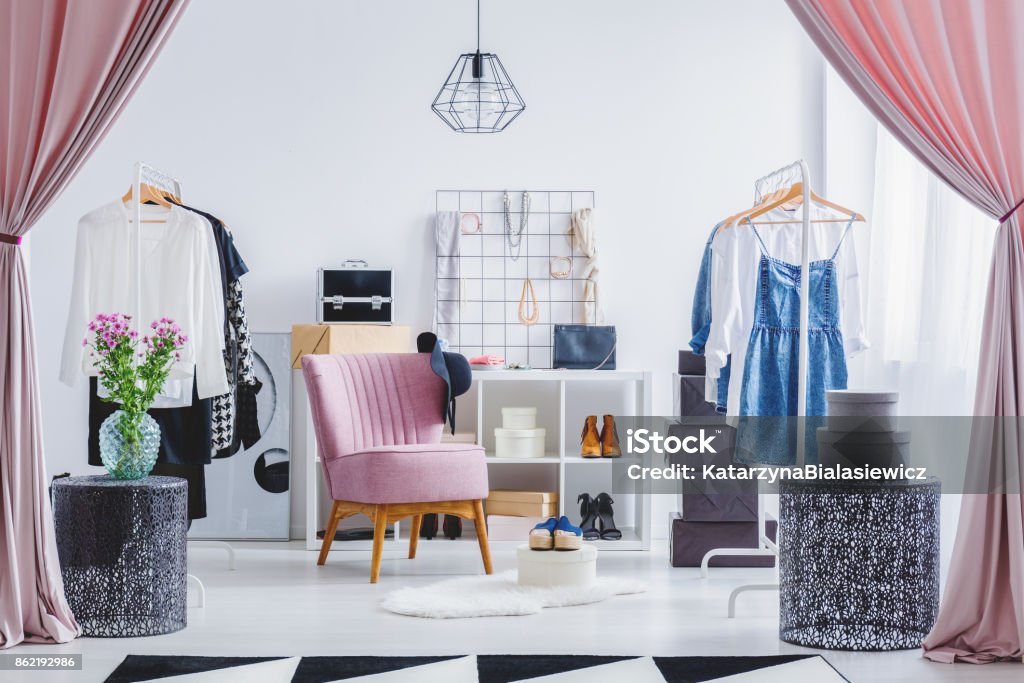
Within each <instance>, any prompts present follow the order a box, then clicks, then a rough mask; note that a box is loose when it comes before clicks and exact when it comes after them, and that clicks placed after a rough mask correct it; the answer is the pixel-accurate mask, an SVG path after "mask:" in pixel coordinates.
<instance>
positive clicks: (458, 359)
mask: <svg viewBox="0 0 1024 683" xmlns="http://www.w3.org/2000/svg"><path fill="white" fill-rule="evenodd" d="M416 350H417V351H419V352H420V353H429V354H430V369H431V370H433V371H434V374H435V375H437V376H438V377H440V378H441V379H443V380H444V383H445V384H446V385H447V386H448V392H447V396H445V400H444V404H443V405H442V406H441V414H442V415H444V417H445V419H446V420H447V421H448V424H449V425H451V428H452V434H454V433H455V397H456V396H462V395H463V394H464V393H466V392H467V391H469V387H470V385H472V384H473V371H472V370H470V367H469V361H468V360H466V357H465V356H463V355H462V354H461V353H451V352H448V351H442V350H441V342H440V340H439V339H438V338H437V335H436V334H434V333H433V332H424V333H423V334H421V335H420V336H418V337H416Z"/></svg>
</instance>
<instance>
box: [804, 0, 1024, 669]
mask: <svg viewBox="0 0 1024 683" xmlns="http://www.w3.org/2000/svg"><path fill="white" fill-rule="evenodd" d="M787 2H788V4H789V6H790V9H792V10H793V13H794V14H795V15H796V17H797V19H798V20H799V21H800V23H801V24H803V26H804V28H805V29H806V30H807V32H808V33H809V34H810V36H811V38H812V39H813V40H814V42H815V43H816V44H817V46H818V47H819V48H820V49H821V51H822V53H824V55H825V57H826V58H827V59H828V61H829V62H830V63H831V64H832V66H833V67H834V68H835V69H836V71H837V72H838V73H839V74H840V75H841V76H842V77H843V78H844V80H845V81H846V82H847V84H849V86H850V87H851V88H852V89H853V90H854V91H855V92H856V93H857V94H858V96H859V97H860V99H861V100H862V101H863V102H864V103H865V105H867V106H868V108H869V109H871V111H872V112H874V114H875V115H876V116H877V117H878V119H879V120H880V121H881V122H882V124H884V125H885V126H886V128H888V129H889V130H890V131H891V132H892V133H893V135H895V136H896V137H897V138H898V139H899V140H901V141H902V143H903V144H904V145H905V146H906V147H907V148H908V149H910V151H911V152H913V153H914V154H915V155H916V156H917V157H918V158H919V159H920V160H921V161H922V162H923V163H925V164H926V165H927V166H928V167H929V168H930V169H931V170H932V171H933V172H934V173H935V174H936V175H938V176H939V177H940V178H942V179H943V180H945V181H946V182H947V183H948V184H949V185H950V186H951V187H953V189H955V190H957V191H958V192H959V193H960V194H962V195H963V196H964V197H965V198H967V199H968V200H969V201H971V202H972V203H974V205H975V206H977V207H978V208H980V209H981V210H983V211H985V212H987V213H988V214H989V215H990V216H992V217H994V218H998V219H999V221H1000V223H1001V225H1000V226H999V232H998V235H997V239H996V248H995V252H994V255H993V263H992V275H991V280H990V282H989V288H988V301H987V305H986V313H985V327H984V329H983V330H981V331H979V333H980V334H982V335H983V339H982V345H981V360H980V366H979V372H978V390H977V397H976V403H975V414H976V415H996V416H1001V415H1006V416H1019V415H1021V414H1022V410H1024V371H1020V370H1019V369H1020V368H1024V339H1022V333H1024V252H1022V237H1021V228H1022V227H1024V219H1022V217H1021V215H1022V214H1024V208H1022V207H1021V201H1022V200H1024V41H1022V40H1021V39H1020V33H1021V28H1022V27H1024V2H1020V0H914V1H913V2H909V1H908V0H787ZM1011 432H1012V430H1007V433H1005V434H1002V435H1001V436H1002V437H1003V438H1001V439H998V440H989V442H988V447H987V448H985V449H984V450H978V449H973V450H972V453H971V458H972V461H971V466H972V468H973V471H972V473H971V474H972V475H973V476H975V477H978V478H982V479H983V478H984V476H985V474H986V473H989V472H999V473H1003V474H1005V473H1010V474H1011V475H1012V476H1014V477H1016V478H1021V471H1022V469H1024V442H1022V441H1020V440H1018V439H1017V438H1012V437H1015V436H1016V435H1015V434H1013V433H1011ZM975 445H977V444H975ZM1020 485H1021V486H1024V479H1022V481H1021V482H1020ZM1011 490H1013V493H1007V494H990V495H965V496H964V500H963V505H962V507H961V513H960V525H959V527H958V529H957V538H956V545H955V547H954V553H953V563H952V566H951V568H950V572H949V578H948V580H947V582H946V586H945V591H944V595H943V602H942V607H941V609H940V611H939V618H938V622H937V623H936V624H935V627H934V629H933V630H932V632H931V633H930V634H929V635H928V637H927V639H926V640H925V642H924V649H925V656H926V657H928V658H930V659H934V660H936V661H944V662H952V661H955V660H962V661H969V662H975V663H982V662H990V661H996V660H1000V659H1018V660H1019V659H1020V658H1021V656H1022V655H1024V505H1022V500H1024V499H1022V496H1021V495H1020V491H1021V488H1013V489H1011Z"/></svg>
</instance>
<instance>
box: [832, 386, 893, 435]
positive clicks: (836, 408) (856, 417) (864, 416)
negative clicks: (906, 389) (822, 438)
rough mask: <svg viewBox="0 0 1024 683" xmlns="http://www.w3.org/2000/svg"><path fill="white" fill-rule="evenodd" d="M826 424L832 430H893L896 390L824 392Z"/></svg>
mask: <svg viewBox="0 0 1024 683" xmlns="http://www.w3.org/2000/svg"><path fill="white" fill-rule="evenodd" d="M825 398H826V399H827V400H828V428H829V430H831V431H833V432H892V431H895V429H896V411H897V406H898V405H899V402H900V392H898V391H850V390H846V389H843V390H831V391H827V392H825Z"/></svg>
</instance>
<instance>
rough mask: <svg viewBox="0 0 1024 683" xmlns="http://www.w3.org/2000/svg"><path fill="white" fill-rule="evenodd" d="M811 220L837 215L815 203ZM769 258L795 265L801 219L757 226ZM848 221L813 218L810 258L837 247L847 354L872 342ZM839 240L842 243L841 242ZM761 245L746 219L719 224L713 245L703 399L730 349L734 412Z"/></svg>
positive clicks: (791, 216) (781, 214) (782, 213)
mask: <svg viewBox="0 0 1024 683" xmlns="http://www.w3.org/2000/svg"><path fill="white" fill-rule="evenodd" d="M811 212H812V213H811V218H812V219H826V218H827V219H830V220H834V219H836V218H837V215H836V214H835V213H834V212H832V211H831V210H829V209H825V208H823V207H820V206H817V205H814V206H812V207H811ZM802 217H803V211H802V207H799V208H797V209H796V210H795V211H787V210H783V209H777V210H775V211H772V212H771V213H769V214H766V215H764V216H762V217H761V218H760V219H759V220H760V221H768V220H792V221H799V220H801V219H802ZM755 225H756V227H757V232H758V234H760V236H761V239H762V240H764V243H765V247H766V249H767V252H768V255H769V256H771V257H772V258H775V259H778V260H781V261H786V262H789V263H793V264H799V263H800V260H801V245H800V236H801V233H802V226H801V224H800V223H791V224H783V225H757V221H755ZM847 225H848V223H847V222H845V221H844V222H841V223H812V224H811V239H810V260H811V261H815V260H819V259H827V258H830V257H831V256H832V254H833V252H835V251H836V247H837V246H839V252H838V254H836V260H835V266H836V280H837V283H836V284H837V286H838V288H839V304H840V306H839V318H840V319H839V325H840V328H839V329H840V330H841V331H842V333H843V345H844V347H845V351H846V355H847V357H850V356H853V355H855V354H856V353H859V352H860V351H863V350H864V349H867V348H868V347H869V346H870V344H869V342H868V340H867V337H866V336H865V334H864V321H863V316H862V312H861V295H860V274H859V272H858V270H857V254H856V249H855V247H854V241H855V240H854V235H853V231H855V230H863V229H864V224H863V223H854V224H853V226H852V227H851V228H850V234H847V235H846V237H845V238H843V233H844V232H845V231H846V226H847ZM840 240H842V244H840ZM760 259H761V246H760V244H759V243H758V241H757V237H756V236H755V235H754V232H753V230H752V229H751V227H750V226H748V225H746V224H739V225H736V226H733V227H732V228H728V229H724V230H723V229H720V230H718V232H717V234H716V235H715V240H714V242H713V243H712V245H711V330H710V332H709V334H708V341H707V345H706V347H705V351H704V353H705V356H706V358H707V370H706V375H705V377H706V384H705V398H706V399H707V400H708V401H709V402H712V403H713V402H715V400H716V398H717V396H718V377H719V375H720V374H721V370H722V368H723V367H724V366H725V363H726V360H727V357H728V356H729V355H730V354H732V365H731V367H730V375H729V399H728V406H729V412H730V413H731V414H736V411H737V410H738V409H739V405H740V394H741V392H742V389H743V387H742V384H743V368H744V365H745V361H746V354H747V344H748V343H749V342H750V335H751V331H752V330H753V325H754V303H755V298H756V294H757V287H758V272H759V271H758V265H759V263H760Z"/></svg>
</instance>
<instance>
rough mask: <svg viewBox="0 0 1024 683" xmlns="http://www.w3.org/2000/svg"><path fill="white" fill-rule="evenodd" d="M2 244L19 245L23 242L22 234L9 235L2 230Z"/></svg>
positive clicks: (0, 236) (0, 239)
mask: <svg viewBox="0 0 1024 683" xmlns="http://www.w3.org/2000/svg"><path fill="white" fill-rule="evenodd" d="M0 244H13V245H14V246H18V245H19V244H21V236H20V235H8V234H7V233H5V232H0Z"/></svg>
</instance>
